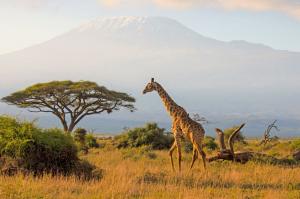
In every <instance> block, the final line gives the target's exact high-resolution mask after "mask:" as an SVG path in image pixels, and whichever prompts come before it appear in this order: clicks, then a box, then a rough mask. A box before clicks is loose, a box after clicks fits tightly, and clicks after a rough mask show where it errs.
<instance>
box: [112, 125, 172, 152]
mask: <svg viewBox="0 0 300 199" xmlns="http://www.w3.org/2000/svg"><path fill="white" fill-rule="evenodd" d="M114 142H115V145H116V146H117V148H126V147H141V146H150V148H151V149H166V148H170V147H171V145H172V143H173V137H172V136H170V135H168V134H166V133H165V130H164V129H163V128H159V127H158V125H157V124H156V123H148V124H146V125H145V126H144V127H142V128H134V129H129V130H127V131H126V132H124V133H122V134H121V135H119V136H116V137H115V140H114Z"/></svg>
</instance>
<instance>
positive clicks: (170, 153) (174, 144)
mask: <svg viewBox="0 0 300 199" xmlns="http://www.w3.org/2000/svg"><path fill="white" fill-rule="evenodd" d="M175 148H176V141H174V143H173V145H172V147H171V149H170V151H169V155H170V159H171V164H172V169H173V171H175V167H174V162H173V151H174V150H175Z"/></svg>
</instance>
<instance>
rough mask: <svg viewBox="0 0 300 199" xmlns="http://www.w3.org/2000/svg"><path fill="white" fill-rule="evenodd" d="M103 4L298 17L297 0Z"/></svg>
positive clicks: (115, 0)
mask: <svg viewBox="0 0 300 199" xmlns="http://www.w3.org/2000/svg"><path fill="white" fill-rule="evenodd" d="M98 1H99V2H101V3H103V4H104V5H108V6H112V7H114V6H120V5H128V4H129V3H130V4H133V3H135V4H137V3H138V4H141V2H143V3H147V4H152V5H156V6H159V7H162V8H169V9H191V8H197V7H198V8H199V7H200V8H201V7H203V8H219V9H224V10H230V11H234V10H248V11H256V12H264V11H275V12H281V13H285V14H287V15H290V16H293V17H297V18H298V19H300V1H299V0H139V1H137V0H132V1H130V0H98Z"/></svg>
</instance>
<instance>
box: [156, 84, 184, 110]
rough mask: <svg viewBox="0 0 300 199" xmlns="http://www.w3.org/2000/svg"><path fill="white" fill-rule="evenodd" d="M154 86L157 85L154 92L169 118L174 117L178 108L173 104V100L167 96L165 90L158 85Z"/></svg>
mask: <svg viewBox="0 0 300 199" xmlns="http://www.w3.org/2000/svg"><path fill="white" fill-rule="evenodd" d="M156 84H157V87H156V91H157V93H158V95H159V96H160V98H161V100H162V102H163V104H164V106H165V107H166V110H167V111H168V113H169V114H170V115H171V116H172V115H174V114H175V112H176V110H177V108H178V107H179V106H178V105H177V104H176V103H175V102H174V100H173V99H172V98H171V97H170V96H169V94H168V93H167V92H166V91H165V89H164V88H163V87H162V86H161V85H160V84H158V83H156Z"/></svg>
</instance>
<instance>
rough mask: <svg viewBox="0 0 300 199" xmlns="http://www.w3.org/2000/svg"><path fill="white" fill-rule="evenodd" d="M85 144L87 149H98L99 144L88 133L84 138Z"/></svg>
mask: <svg viewBox="0 0 300 199" xmlns="http://www.w3.org/2000/svg"><path fill="white" fill-rule="evenodd" d="M85 142H86V145H87V147H88V148H98V147H99V144H98V143H97V139H96V137H95V136H94V135H93V134H91V133H89V134H87V135H86V136H85Z"/></svg>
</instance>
